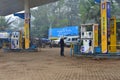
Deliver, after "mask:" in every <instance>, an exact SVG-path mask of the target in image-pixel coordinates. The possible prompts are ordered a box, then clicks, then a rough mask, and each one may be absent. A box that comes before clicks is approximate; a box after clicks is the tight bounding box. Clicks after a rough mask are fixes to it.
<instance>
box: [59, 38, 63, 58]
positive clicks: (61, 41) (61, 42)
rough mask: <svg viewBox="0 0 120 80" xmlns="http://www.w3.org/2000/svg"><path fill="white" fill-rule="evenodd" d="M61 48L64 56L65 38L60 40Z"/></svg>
mask: <svg viewBox="0 0 120 80" xmlns="http://www.w3.org/2000/svg"><path fill="white" fill-rule="evenodd" d="M60 48H61V50H60V55H61V56H64V38H61V39H60Z"/></svg>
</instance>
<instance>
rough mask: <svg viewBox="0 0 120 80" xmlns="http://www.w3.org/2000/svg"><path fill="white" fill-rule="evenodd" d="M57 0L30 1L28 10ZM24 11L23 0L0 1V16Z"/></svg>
mask: <svg viewBox="0 0 120 80" xmlns="http://www.w3.org/2000/svg"><path fill="white" fill-rule="evenodd" d="M54 1H57V0H30V8H32V7H36V6H40V5H43V4H47V3H50V2H54ZM22 10H24V0H0V16H6V15H9V14H12V13H15V12H19V11H22Z"/></svg>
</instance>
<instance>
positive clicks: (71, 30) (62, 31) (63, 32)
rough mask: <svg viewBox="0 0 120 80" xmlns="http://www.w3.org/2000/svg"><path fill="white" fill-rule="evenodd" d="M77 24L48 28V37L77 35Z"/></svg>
mask: <svg viewBox="0 0 120 80" xmlns="http://www.w3.org/2000/svg"><path fill="white" fill-rule="evenodd" d="M78 29H79V28H78V26H68V27H63V28H52V29H49V37H61V36H77V35H79V30H78Z"/></svg>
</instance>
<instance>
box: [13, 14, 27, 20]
mask: <svg viewBox="0 0 120 80" xmlns="http://www.w3.org/2000/svg"><path fill="white" fill-rule="evenodd" d="M14 16H18V17H20V18H22V19H25V18H24V13H15V14H14Z"/></svg>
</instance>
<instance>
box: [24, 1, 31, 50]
mask: <svg viewBox="0 0 120 80" xmlns="http://www.w3.org/2000/svg"><path fill="white" fill-rule="evenodd" d="M24 3H25V22H24V36H25V49H28V48H29V47H30V7H29V5H30V1H29V0H24Z"/></svg>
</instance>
